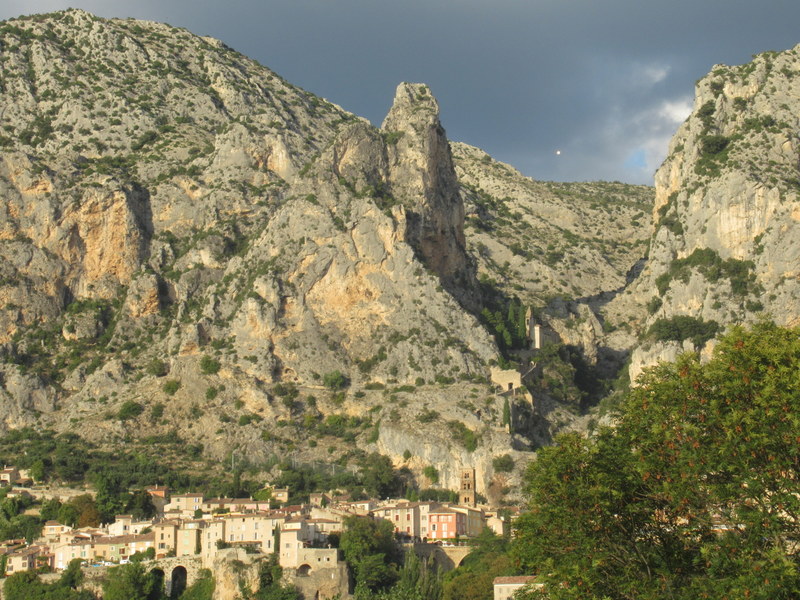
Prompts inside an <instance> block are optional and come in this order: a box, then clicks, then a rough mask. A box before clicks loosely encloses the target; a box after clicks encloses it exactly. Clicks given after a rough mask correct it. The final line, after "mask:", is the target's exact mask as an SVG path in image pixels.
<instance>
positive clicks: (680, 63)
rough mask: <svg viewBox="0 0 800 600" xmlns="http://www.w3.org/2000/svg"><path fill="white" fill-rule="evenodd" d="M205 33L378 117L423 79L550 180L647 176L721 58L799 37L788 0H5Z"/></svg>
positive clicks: (734, 59) (461, 123)
mask: <svg viewBox="0 0 800 600" xmlns="http://www.w3.org/2000/svg"><path fill="white" fill-rule="evenodd" d="M68 7H73V8H82V9H84V10H87V11H89V12H92V13H94V14H96V15H99V16H102V17H123V18H124V17H134V18H140V19H147V20H153V21H162V22H166V23H169V24H171V25H174V26H177V27H184V28H186V29H189V30H190V31H192V32H194V33H197V34H200V35H210V36H213V37H215V38H218V39H220V40H222V41H223V42H225V43H226V44H227V45H228V46H230V47H232V48H234V49H236V50H238V51H239V52H242V53H243V54H246V55H247V56H250V57H252V58H255V59H257V60H258V61H259V62H260V63H261V64H263V65H265V66H267V67H269V68H270V69H272V70H273V71H275V72H277V73H278V74H279V75H281V76H282V77H284V78H285V79H287V80H288V81H290V82H291V83H293V84H295V85H298V86H300V87H302V88H304V89H306V90H308V91H310V92H312V93H314V94H316V95H318V96H321V97H324V98H327V99H328V100H330V101H331V102H335V103H336V104H338V105H340V106H342V107H343V108H345V109H346V110H349V111H351V112H353V113H356V114H358V115H360V116H363V117H366V118H368V119H369V120H370V121H372V122H373V123H374V124H376V125H380V123H381V121H382V120H383V117H384V115H385V114H386V112H387V111H388V109H389V107H390V106H391V103H392V98H393V96H394V90H395V87H396V86H397V84H398V83H400V82H401V81H412V82H422V83H427V84H428V85H429V86H430V88H431V90H432V91H433V94H434V95H435V96H436V98H437V99H438V101H439V105H440V108H441V115H440V116H441V120H442V124H443V125H444V127H445V129H446V130H447V134H448V137H449V138H450V139H451V140H456V141H460V142H466V143H468V144H472V145H474V146H478V147H479V148H481V149H483V150H485V151H486V152H488V153H489V154H491V155H492V156H493V157H494V158H496V159H497V160H501V161H503V162H507V163H509V164H511V165H513V166H514V167H516V168H517V169H519V170H520V171H521V172H522V173H524V174H525V175H528V176H530V177H533V178H535V179H540V180H550V181H591V180H608V181H623V182H628V183H644V184H649V185H652V183H653V174H654V173H655V170H656V169H657V168H658V166H659V165H660V163H661V161H662V160H663V159H664V157H665V156H666V152H667V144H668V142H669V139H670V137H671V136H672V134H673V133H674V132H675V131H676V129H677V128H678V126H679V125H680V123H681V122H682V121H683V120H684V119H685V118H686V117H687V116H688V114H689V112H690V110H691V106H692V102H693V97H694V84H695V81H696V80H698V79H699V78H701V77H703V76H704V75H705V74H706V73H708V72H709V71H710V70H711V68H712V67H713V65H715V64H727V65H736V64H742V63H746V62H748V61H749V60H750V59H751V57H752V55H753V54H757V53H760V52H763V51H766V50H784V49H787V48H791V47H793V46H795V45H797V44H798V43H800V27H798V23H800V2H798V1H797V0H759V1H758V2H756V1H755V0H669V1H667V0H223V1H221V2H204V1H203V0H136V1H135V2H134V1H131V0H124V1H123V0H66V1H61V0H0V19H7V18H13V17H16V16H19V15H23V14H32V13H40V12H51V11H55V10H62V9H65V8H68Z"/></svg>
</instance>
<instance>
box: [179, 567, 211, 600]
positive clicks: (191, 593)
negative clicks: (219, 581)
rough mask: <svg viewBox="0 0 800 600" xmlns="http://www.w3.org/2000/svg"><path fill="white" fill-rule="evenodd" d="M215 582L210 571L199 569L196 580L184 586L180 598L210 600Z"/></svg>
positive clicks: (184, 599)
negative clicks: (184, 588)
mask: <svg viewBox="0 0 800 600" xmlns="http://www.w3.org/2000/svg"><path fill="white" fill-rule="evenodd" d="M215 587H216V583H215V582H214V577H213V576H212V574H211V571H210V570H208V569H201V570H200V573H199V575H198V578H197V580H195V582H194V583H193V584H192V585H190V586H189V587H187V588H186V590H185V591H184V592H183V594H181V598H180V600H212V598H213V597H214V588H215Z"/></svg>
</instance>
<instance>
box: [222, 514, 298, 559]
mask: <svg viewBox="0 0 800 600" xmlns="http://www.w3.org/2000/svg"><path fill="white" fill-rule="evenodd" d="M221 520H222V521H223V522H224V523H225V529H224V535H225V541H226V542H227V543H229V544H253V545H257V546H259V547H260V548H261V550H262V551H263V552H265V553H267V554H268V553H271V552H274V551H275V547H274V544H275V531H276V529H278V528H280V527H281V526H282V525H283V523H284V522H285V521H286V517H285V516H283V515H282V514H280V513H272V512H270V513H268V512H259V513H249V514H231V515H223V516H222V518H221Z"/></svg>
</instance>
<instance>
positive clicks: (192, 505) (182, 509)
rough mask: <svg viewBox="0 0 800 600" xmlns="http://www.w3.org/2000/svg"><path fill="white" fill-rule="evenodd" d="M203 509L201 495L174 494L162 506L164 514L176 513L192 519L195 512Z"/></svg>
mask: <svg viewBox="0 0 800 600" xmlns="http://www.w3.org/2000/svg"><path fill="white" fill-rule="evenodd" d="M202 509H203V494H175V495H174V496H172V498H171V499H170V501H169V504H167V505H166V506H164V512H165V513H172V512H178V513H180V514H181V516H184V517H189V518H192V517H194V515H195V511H197V510H201V511H202Z"/></svg>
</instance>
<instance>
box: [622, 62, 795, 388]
mask: <svg viewBox="0 0 800 600" xmlns="http://www.w3.org/2000/svg"><path fill="white" fill-rule="evenodd" d="M797 73H800V47H795V48H794V49H791V50H787V51H785V52H780V53H774V52H767V53H764V54H761V55H758V56H756V57H755V58H754V60H753V62H751V63H749V64H746V65H742V66H738V67H727V66H724V65H717V66H715V67H714V68H713V69H712V71H711V73H709V74H708V75H707V76H706V77H704V78H703V79H701V80H700V81H699V82H698V85H697V89H696V97H695V103H694V111H693V113H692V115H691V116H690V117H689V118H688V119H687V120H686V122H685V123H684V124H683V125H682V126H681V127H680V129H679V130H678V132H677V133H676V134H675V136H674V137H673V139H672V141H671V143H670V154H669V156H668V157H667V159H666V160H665V162H664V164H663V165H662V166H661V168H660V169H659V170H658V172H657V173H656V202H655V204H654V210H653V218H654V231H653V238H652V242H651V249H650V258H649V262H648V264H647V267H646V268H645V270H644V272H643V273H642V276H641V277H640V278H639V279H638V280H637V281H636V283H635V284H634V285H633V286H632V287H631V289H630V290H629V292H628V293H627V294H625V297H624V298H620V306H619V307H618V308H617V310H619V311H631V307H632V306H633V305H637V304H638V305H639V306H644V305H645V304H647V303H649V306H650V307H651V308H650V314H646V313H643V312H640V317H639V318H640V319H641V328H642V330H643V331H647V330H649V329H650V327H651V326H652V325H653V323H655V322H656V321H657V320H659V319H665V320H669V321H674V319H675V317H690V318H692V319H695V320H701V321H703V322H709V321H714V322H716V323H718V324H719V326H720V327H721V328H724V327H728V326H730V325H734V324H739V323H750V322H753V321H754V320H755V319H758V318H761V316H769V318H771V319H773V320H775V322H776V323H778V324H780V325H787V326H793V325H797V324H798V323H800V247H798V244H797V243H796V241H797V239H799V237H800V196H799V194H800V185H799V184H800V163H798V156H799V155H800V146H798V136H797V134H798V121H797V106H796V104H797V101H796V98H797V97H798V94H800V78H798V77H796V76H795V74H797ZM633 310H634V311H635V309H633ZM640 310H641V309H640ZM651 337H652V336H651ZM669 347H670V344H665V343H664V342H659V341H657V340H655V341H654V340H652V339H651V340H648V341H646V342H645V343H644V345H643V346H642V347H640V348H638V349H637V350H636V351H635V352H634V354H633V361H632V362H633V365H632V371H633V372H638V371H640V369H641V368H642V367H644V366H647V365H648V364H653V361H654V360H655V359H656V358H658V357H661V356H662V355H664V353H665V352H666V353H667V355H670V356H671V355H672V352H671V351H670V350H669Z"/></svg>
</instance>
